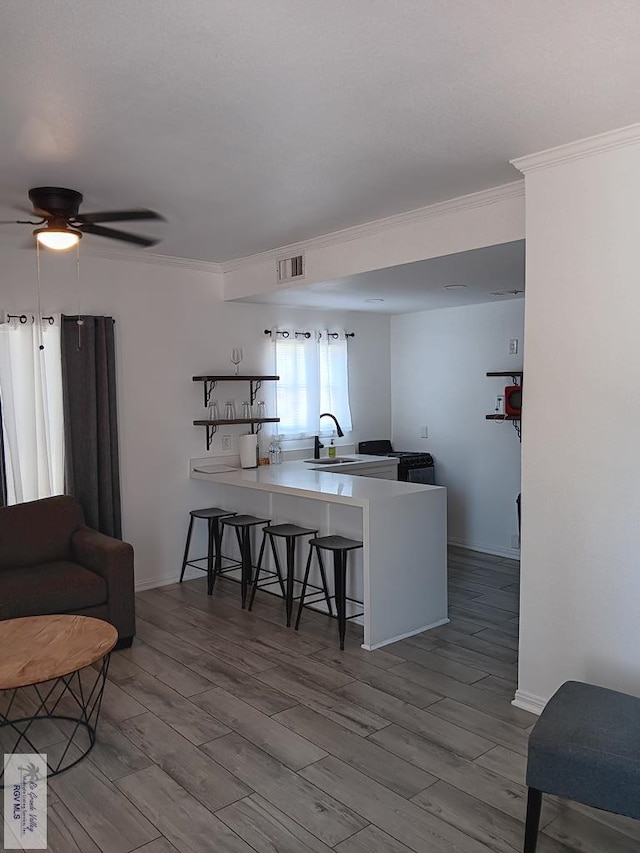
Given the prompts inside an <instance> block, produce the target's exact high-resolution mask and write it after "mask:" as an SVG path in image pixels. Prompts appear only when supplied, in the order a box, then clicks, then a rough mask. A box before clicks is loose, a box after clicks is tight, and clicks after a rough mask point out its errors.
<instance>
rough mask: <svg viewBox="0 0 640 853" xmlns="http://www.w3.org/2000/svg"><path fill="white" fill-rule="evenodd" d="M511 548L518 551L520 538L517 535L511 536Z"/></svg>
mask: <svg viewBox="0 0 640 853" xmlns="http://www.w3.org/2000/svg"><path fill="white" fill-rule="evenodd" d="M511 547H512V548H515V549H516V550H518V549H519V548H520V537H519V536H518V534H517V533H514V534H513V535H512V536H511Z"/></svg>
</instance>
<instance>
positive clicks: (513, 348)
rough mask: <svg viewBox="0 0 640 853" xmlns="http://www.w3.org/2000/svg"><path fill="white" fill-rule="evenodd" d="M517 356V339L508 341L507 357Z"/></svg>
mask: <svg viewBox="0 0 640 853" xmlns="http://www.w3.org/2000/svg"><path fill="white" fill-rule="evenodd" d="M517 354H518V339H517V338H511V340H510V341H509V355H517Z"/></svg>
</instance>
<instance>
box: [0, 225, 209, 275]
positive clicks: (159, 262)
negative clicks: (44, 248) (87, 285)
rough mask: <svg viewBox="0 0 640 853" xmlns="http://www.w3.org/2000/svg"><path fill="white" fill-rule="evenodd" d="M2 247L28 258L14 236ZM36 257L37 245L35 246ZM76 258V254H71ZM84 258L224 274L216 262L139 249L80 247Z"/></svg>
mask: <svg viewBox="0 0 640 853" xmlns="http://www.w3.org/2000/svg"><path fill="white" fill-rule="evenodd" d="M0 246H2V248H3V249H4V248H6V249H11V248H13V249H15V250H16V251H20V252H22V253H23V254H26V255H27V257H28V251H29V250H28V249H27V250H26V251H25V250H23V249H21V248H20V246H19V245H17V244H16V239H15V236H14V235H13V234H0ZM33 253H34V255H35V244H34V246H33ZM71 254H72V255H74V257H75V252H71ZM83 258H99V259H101V260H115V261H125V262H127V263H133V264H152V265H156V266H161V267H170V268H173V269H187V270H195V271H197V272H207V273H218V274H222V271H223V270H222V264H219V263H217V262H216V261H197V260H193V259H191V258H176V257H174V256H173V255H160V254H157V253H153V252H144V251H140V250H139V249H137V250H136V249H130V250H127V249H106V248H105V249H100V248H97V247H95V246H92V247H91V248H89V247H88V246H86V247H85V246H83V245H82V244H81V245H80V261H81V262H82V259H83Z"/></svg>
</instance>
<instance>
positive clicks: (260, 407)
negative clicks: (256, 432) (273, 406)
mask: <svg viewBox="0 0 640 853" xmlns="http://www.w3.org/2000/svg"><path fill="white" fill-rule="evenodd" d="M256 417H257V418H266V417H267V407H266V406H265V403H264V400H258V402H257V403H256Z"/></svg>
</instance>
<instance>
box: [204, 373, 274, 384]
mask: <svg viewBox="0 0 640 853" xmlns="http://www.w3.org/2000/svg"><path fill="white" fill-rule="evenodd" d="M279 379H280V377H279V376H250V375H248V374H244V373H242V374H240V373H239V374H238V375H237V376H235V375H234V374H233V373H225V374H221V375H220V374H219V375H217V376H213V375H211V376H194V377H193V381H194V382H243V381H244V382H267V381H272V382H277V381H278V380H279Z"/></svg>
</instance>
